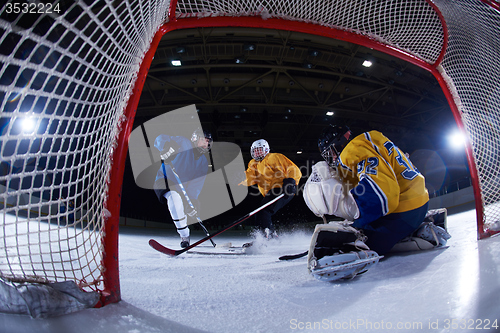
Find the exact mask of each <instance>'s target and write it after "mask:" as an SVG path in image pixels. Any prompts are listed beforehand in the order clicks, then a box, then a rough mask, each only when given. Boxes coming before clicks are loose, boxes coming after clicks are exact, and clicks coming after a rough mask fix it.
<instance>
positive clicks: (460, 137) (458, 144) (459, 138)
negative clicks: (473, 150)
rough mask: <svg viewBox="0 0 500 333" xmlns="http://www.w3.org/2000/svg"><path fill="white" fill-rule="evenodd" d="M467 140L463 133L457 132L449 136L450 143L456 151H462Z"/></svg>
mask: <svg viewBox="0 0 500 333" xmlns="http://www.w3.org/2000/svg"><path fill="white" fill-rule="evenodd" d="M466 141H467V139H466V137H465V135H464V134H463V133H462V132H459V131H455V132H453V133H451V134H450V135H449V136H448V142H449V144H450V146H451V147H452V148H454V149H460V148H463V147H464V146H465V143H466Z"/></svg>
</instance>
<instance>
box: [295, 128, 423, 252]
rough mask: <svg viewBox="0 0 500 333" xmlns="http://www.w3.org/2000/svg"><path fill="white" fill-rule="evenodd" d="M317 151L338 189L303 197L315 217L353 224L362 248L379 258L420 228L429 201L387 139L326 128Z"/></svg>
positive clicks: (420, 178)
mask: <svg viewBox="0 0 500 333" xmlns="http://www.w3.org/2000/svg"><path fill="white" fill-rule="evenodd" d="M318 147H319V149H320V152H321V155H322V157H323V158H324V159H325V161H326V163H325V162H320V163H324V164H325V166H326V164H328V169H329V171H328V172H326V173H329V172H332V173H336V174H337V175H335V177H339V179H340V180H341V182H340V183H341V184H342V189H341V190H339V191H337V192H336V193H337V194H335V193H333V192H332V193H333V194H332V193H330V192H329V191H325V190H324V189H323V190H320V191H323V193H320V194H319V195H314V194H313V195H306V194H305V195H304V199H305V200H306V203H307V204H308V206H309V208H310V209H311V210H312V211H313V212H314V213H315V214H317V215H318V214H323V213H327V214H330V215H335V216H338V217H342V218H345V219H347V220H349V221H354V223H353V224H352V226H353V227H355V228H360V229H362V231H363V233H364V235H366V236H367V237H368V239H367V241H366V245H368V246H369V248H370V249H371V250H373V251H376V252H377V253H378V254H380V255H383V254H385V253H387V252H389V251H390V250H391V249H392V247H393V246H394V245H395V244H396V243H398V242H399V241H401V240H402V239H403V238H405V237H408V236H410V235H411V234H412V233H413V232H414V231H415V230H417V229H418V228H419V226H420V225H421V224H422V222H423V221H424V218H425V215H426V213H427V208H428V201H429V195H428V192H427V189H426V188H425V179H424V176H423V175H422V174H421V173H420V172H419V171H418V170H417V168H415V166H414V165H413V164H412V163H411V161H410V160H409V158H408V157H407V156H405V154H404V153H403V152H402V151H401V150H400V149H399V148H398V147H397V146H396V145H395V144H394V143H393V142H392V141H391V140H389V139H388V138H387V137H385V136H384V135H383V134H382V133H380V132H378V131H369V132H365V133H363V134H360V135H358V136H356V137H355V138H352V133H351V131H350V130H349V128H347V127H343V126H329V127H328V128H326V129H325V131H324V132H323V133H322V135H321V136H320V138H319V140H318ZM320 163H318V164H320ZM320 166H321V165H318V166H317V167H316V168H318V167H320ZM306 186H307V184H306ZM308 201H309V202H308ZM322 204H324V206H321V205H322Z"/></svg>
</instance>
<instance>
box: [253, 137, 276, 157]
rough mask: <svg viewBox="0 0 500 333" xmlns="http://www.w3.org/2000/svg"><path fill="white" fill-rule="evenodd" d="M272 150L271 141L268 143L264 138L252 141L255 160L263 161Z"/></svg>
mask: <svg viewBox="0 0 500 333" xmlns="http://www.w3.org/2000/svg"><path fill="white" fill-rule="evenodd" d="M270 150H271V149H270V148H269V143H267V141H266V140H264V139H260V140H257V141H254V143H252V146H251V147H250V155H252V158H253V159H254V160H256V161H262V160H263V159H264V157H266V155H267V154H269V151H270Z"/></svg>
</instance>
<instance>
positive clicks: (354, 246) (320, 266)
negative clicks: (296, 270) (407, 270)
mask: <svg viewBox="0 0 500 333" xmlns="http://www.w3.org/2000/svg"><path fill="white" fill-rule="evenodd" d="M365 239H366V237H365V236H364V235H363V234H362V233H361V232H360V231H358V230H356V229H355V228H353V227H351V226H349V224H348V223H346V222H330V223H329V224H322V225H321V224H319V225H317V226H316V228H315V230H314V234H313V237H312V239H311V246H310V248H309V253H308V260H307V265H308V267H307V268H308V269H309V271H310V273H311V275H312V276H314V277H315V278H316V279H318V280H320V281H335V280H339V279H352V278H354V277H355V276H356V275H358V274H361V273H364V272H366V271H367V270H368V269H369V268H371V267H373V266H374V265H376V264H377V263H378V262H379V260H380V259H381V258H382V257H381V256H379V255H378V254H377V253H376V252H375V251H372V250H370V249H369V248H368V246H367V245H366V244H365V243H364V241H365Z"/></svg>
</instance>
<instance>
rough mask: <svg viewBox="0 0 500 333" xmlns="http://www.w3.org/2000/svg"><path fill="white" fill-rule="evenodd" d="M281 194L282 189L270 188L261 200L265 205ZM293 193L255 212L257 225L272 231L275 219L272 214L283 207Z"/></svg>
mask: <svg viewBox="0 0 500 333" xmlns="http://www.w3.org/2000/svg"><path fill="white" fill-rule="evenodd" d="M280 194H281V189H279V188H274V189H271V190H269V191H268V192H267V193H266V195H265V196H264V199H262V201H261V203H260V204H261V205H264V204H266V203H268V202H269V201H271V200H273V199H274V198H276V197H277V196H279V195H280ZM292 198H293V195H288V196H287V195H285V196H284V197H283V198H281V199H279V200H278V201H276V202H275V203H273V204H272V205H270V206H267V207H266V208H264V209H262V210H261V211H259V212H258V213H257V214H255V222H256V223H257V225H258V226H259V227H260V228H261V229H262V230H264V229H266V228H268V229H269V230H270V231H271V232H272V231H274V226H273V221H272V218H271V217H272V216H273V215H274V214H276V212H278V210H280V209H281V208H283V207H284V206H285V205H286V204H287V203H289V202H290V200H292Z"/></svg>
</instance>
